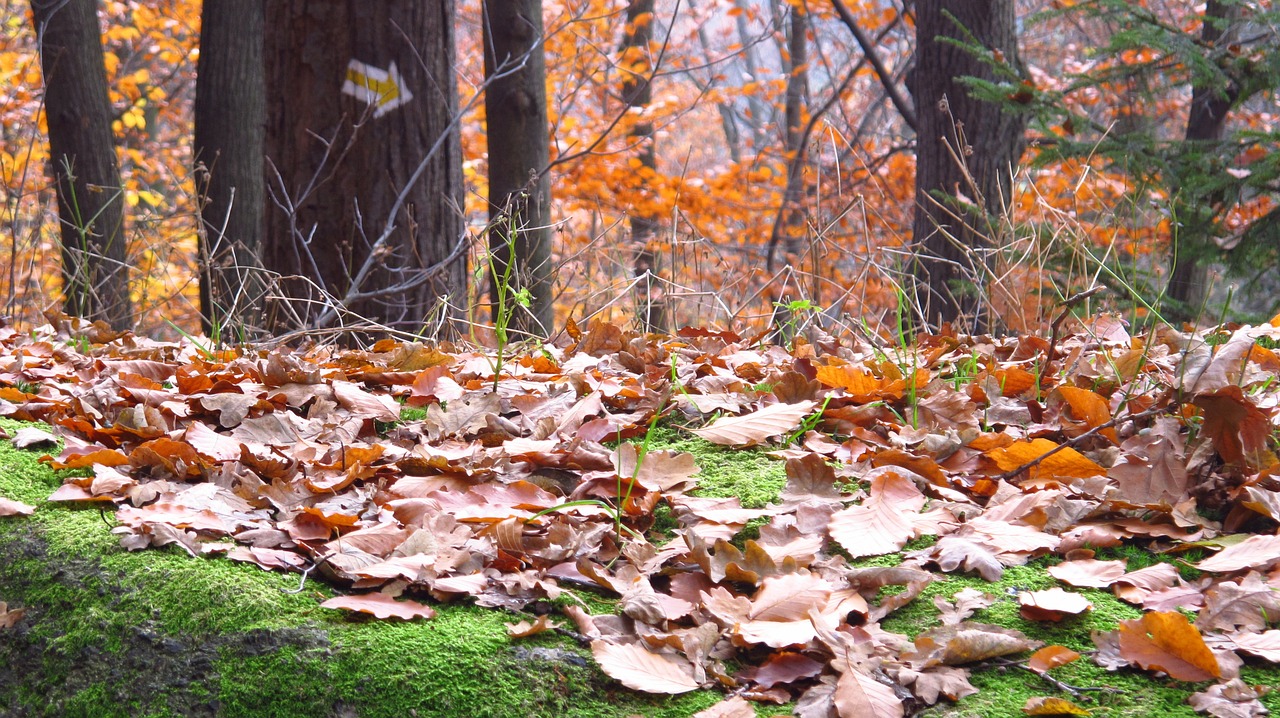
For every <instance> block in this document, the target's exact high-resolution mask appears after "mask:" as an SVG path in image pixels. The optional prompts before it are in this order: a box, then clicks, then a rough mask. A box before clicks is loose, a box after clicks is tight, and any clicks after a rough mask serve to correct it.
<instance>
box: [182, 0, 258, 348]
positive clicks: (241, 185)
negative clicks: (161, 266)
mask: <svg viewBox="0 0 1280 718" xmlns="http://www.w3.org/2000/svg"><path fill="white" fill-rule="evenodd" d="M263 14H264V5H263V0H218V1H217V2H206V3H204V5H203V7H202V9H201V20H200V61H199V65H198V68H197V76H196V101H195V147H194V149H195V152H194V155H195V162H196V189H197V191H198V192H199V193H200V199H201V202H202V205H201V211H200V217H201V220H202V222H201V232H200V315H201V320H202V323H203V325H204V330H205V333H206V335H208V336H210V337H213V335H214V334H215V333H218V334H224V333H225V334H227V335H228V336H227V337H215V338H219V339H221V338H238V337H252V336H254V335H256V334H257V333H258V331H257V330H259V329H260V328H261V326H260V325H261V319H262V305H263V295H264V293H265V291H266V283H265V282H264V278H263V273H262V269H261V260H260V255H261V252H262V227H263V219H264V216H263V212H264V210H265V200H266V193H265V185H264V184H263V179H264V175H263V169H264V168H263V161H262V160H263V154H262V153H263V139H264V134H265V129H266V128H265V125H266V116H267V105H266V86H265V84H264V81H263V76H262V42H263V19H264V18H263Z"/></svg>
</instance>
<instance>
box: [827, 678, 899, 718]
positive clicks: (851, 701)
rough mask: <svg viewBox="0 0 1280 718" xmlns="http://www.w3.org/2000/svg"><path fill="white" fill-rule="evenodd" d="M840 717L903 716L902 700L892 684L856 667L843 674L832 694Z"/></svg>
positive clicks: (886, 717) (882, 717)
mask: <svg viewBox="0 0 1280 718" xmlns="http://www.w3.org/2000/svg"><path fill="white" fill-rule="evenodd" d="M833 700H834V701H835V706H836V713H837V714H839V716H840V718H902V716H903V715H905V714H906V711H905V709H904V707H903V705H902V701H901V700H899V699H898V696H897V694H896V693H894V692H893V689H892V688H890V687H889V686H887V685H885V684H883V683H881V682H880V681H877V680H876V679H875V678H874V677H872V676H871V675H869V674H867V673H863V672H862V671H861V670H858V669H857V668H852V667H851V668H850V669H849V670H846V671H845V672H844V673H842V674H840V678H839V680H837V681H836V692H835V694H834V695H833Z"/></svg>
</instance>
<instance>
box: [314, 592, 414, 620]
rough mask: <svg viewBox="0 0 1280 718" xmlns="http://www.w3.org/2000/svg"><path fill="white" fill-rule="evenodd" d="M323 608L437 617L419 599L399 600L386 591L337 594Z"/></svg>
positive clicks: (389, 615)
mask: <svg viewBox="0 0 1280 718" xmlns="http://www.w3.org/2000/svg"><path fill="white" fill-rule="evenodd" d="M320 607H321V608H340V609H343V610H346V611H356V612H358V613H368V614H371V615H373V616H377V617H378V618H400V619H403V620H406V621H408V620H411V619H414V618H435V615H436V612H435V610H434V609H432V608H431V607H430V606H427V605H425V604H422V603H418V602H417V601H397V600H396V599H394V598H392V597H390V596H388V595H386V594H385V593H364V594H352V595H350V596H336V597H334V598H331V599H329V600H328V601H325V602H324V603H322V604H320Z"/></svg>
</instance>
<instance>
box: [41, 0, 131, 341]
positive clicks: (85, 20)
mask: <svg viewBox="0 0 1280 718" xmlns="http://www.w3.org/2000/svg"><path fill="white" fill-rule="evenodd" d="M31 9H32V15H33V17H34V19H35V26H36V33H37V38H38V39H37V42H38V44H39V47H40V66H41V69H42V70H43V72H44V82H45V98H44V105H45V116H46V118H47V121H48V126H49V151H50V152H49V154H50V168H49V169H50V172H51V174H52V175H53V176H54V177H55V181H56V187H57V194H58V218H59V220H60V223H61V235H62V281H63V306H64V308H65V310H66V312H67V313H68V314H72V315H76V316H81V317H86V318H88V319H94V320H99V319H101V320H105V321H106V322H107V323H108V324H110V325H111V327H112V328H114V329H127V328H129V327H131V326H133V303H132V301H131V300H130V298H129V267H128V264H127V259H126V246H125V234H124V213H123V206H124V201H123V195H124V188H123V184H122V183H121V181H120V168H119V164H118V162H117V159H116V151H115V145H114V141H113V138H112V135H111V104H110V100H109V99H108V97H107V77H106V70H105V69H104V65H103V53H102V38H101V34H100V33H101V31H100V29H99V26H98V11H97V10H98V5H97V2H96V0H32V3H31Z"/></svg>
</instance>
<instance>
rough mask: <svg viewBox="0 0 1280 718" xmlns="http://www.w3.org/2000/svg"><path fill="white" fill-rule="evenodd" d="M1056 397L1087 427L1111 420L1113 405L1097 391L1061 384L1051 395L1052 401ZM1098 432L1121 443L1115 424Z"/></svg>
mask: <svg viewBox="0 0 1280 718" xmlns="http://www.w3.org/2000/svg"><path fill="white" fill-rule="evenodd" d="M1055 397H1056V398H1059V399H1061V400H1062V401H1063V402H1065V403H1066V405H1067V406H1069V407H1071V416H1072V418H1073V419H1075V420H1076V421H1079V422H1082V423H1083V424H1084V425H1085V428H1086V429H1096V428H1098V427H1099V426H1102V425H1103V424H1105V423H1107V422H1108V421H1111V406H1110V405H1109V404H1108V403H1107V400H1106V399H1104V398H1103V397H1102V395H1101V394H1098V393H1097V392H1093V391H1089V390H1088V389H1081V388H1079V387H1074V386H1060V387H1058V388H1056V389H1054V390H1053V393H1052V394H1050V395H1049V399H1050V400H1051V401H1052V400H1053V399H1054V398H1055ZM1098 433H1100V434H1102V435H1103V436H1105V437H1107V438H1108V439H1110V440H1111V443H1113V444H1119V443H1120V437H1119V435H1117V434H1116V429H1115V427H1114V426H1109V427H1107V428H1105V429H1103V430H1102V431H1100V432H1098Z"/></svg>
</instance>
